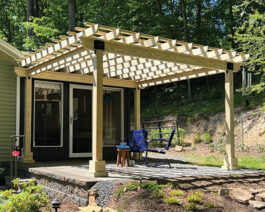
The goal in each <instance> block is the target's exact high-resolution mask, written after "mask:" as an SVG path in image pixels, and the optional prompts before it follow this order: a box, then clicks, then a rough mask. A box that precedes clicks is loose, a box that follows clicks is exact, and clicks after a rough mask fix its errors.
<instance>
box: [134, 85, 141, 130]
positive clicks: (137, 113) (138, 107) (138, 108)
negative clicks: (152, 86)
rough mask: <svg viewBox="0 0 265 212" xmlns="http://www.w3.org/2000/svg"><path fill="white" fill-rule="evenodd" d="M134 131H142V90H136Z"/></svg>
mask: <svg viewBox="0 0 265 212" xmlns="http://www.w3.org/2000/svg"><path fill="white" fill-rule="evenodd" d="M134 129H136V130H140V129H141V91H140V88H136V89H135V90H134Z"/></svg>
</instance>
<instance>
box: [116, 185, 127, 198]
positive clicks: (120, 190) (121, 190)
mask: <svg viewBox="0 0 265 212" xmlns="http://www.w3.org/2000/svg"><path fill="white" fill-rule="evenodd" d="M124 188H125V186H122V187H121V188H120V189H119V190H117V191H116V192H115V193H114V196H115V197H119V196H121V195H122V193H123V192H124Z"/></svg>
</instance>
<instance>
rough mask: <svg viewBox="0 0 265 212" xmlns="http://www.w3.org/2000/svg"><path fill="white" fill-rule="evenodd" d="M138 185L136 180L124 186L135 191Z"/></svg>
mask: <svg viewBox="0 0 265 212" xmlns="http://www.w3.org/2000/svg"><path fill="white" fill-rule="evenodd" d="M138 187H139V183H138V182H132V183H130V184H128V185H126V188H127V190H128V191H136V190H137V189H138Z"/></svg>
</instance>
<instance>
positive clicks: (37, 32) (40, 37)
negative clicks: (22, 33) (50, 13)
mask: <svg viewBox="0 0 265 212" xmlns="http://www.w3.org/2000/svg"><path fill="white" fill-rule="evenodd" d="M30 21H31V22H25V23H23V26H24V27H25V29H26V30H31V31H32V32H33V33H34V35H33V36H31V37H29V36H27V37H26V38H25V42H24V43H25V44H24V47H25V49H28V48H29V49H32V48H33V49H38V48H39V47H40V46H41V45H42V44H43V43H47V42H51V41H52V40H54V39H55V37H56V36H57V35H59V30H57V29H56V27H55V26H54V25H53V22H52V20H51V18H49V17H45V16H43V17H41V18H33V17H32V18H31V20H30Z"/></svg>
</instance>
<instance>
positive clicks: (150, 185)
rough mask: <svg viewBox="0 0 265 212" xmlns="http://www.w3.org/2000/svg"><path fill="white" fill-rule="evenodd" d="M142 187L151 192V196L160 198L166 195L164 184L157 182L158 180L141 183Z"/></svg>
mask: <svg viewBox="0 0 265 212" xmlns="http://www.w3.org/2000/svg"><path fill="white" fill-rule="evenodd" d="M140 186H141V188H142V189H146V190H148V191H150V192H151V194H150V197H151V198H155V199H159V198H163V197H164V192H163V190H162V189H163V186H162V185H159V184H157V183H156V182H151V181H150V182H145V183H143V184H140Z"/></svg>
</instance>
